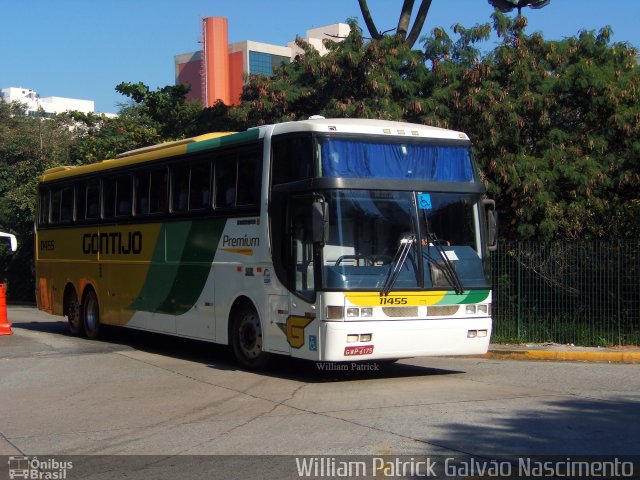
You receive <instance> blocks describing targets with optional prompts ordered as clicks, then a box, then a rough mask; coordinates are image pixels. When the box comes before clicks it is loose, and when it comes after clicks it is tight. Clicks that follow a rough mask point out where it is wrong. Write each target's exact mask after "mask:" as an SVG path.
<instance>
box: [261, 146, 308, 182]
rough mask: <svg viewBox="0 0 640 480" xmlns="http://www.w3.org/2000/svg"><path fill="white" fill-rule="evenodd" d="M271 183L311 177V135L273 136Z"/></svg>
mask: <svg viewBox="0 0 640 480" xmlns="http://www.w3.org/2000/svg"><path fill="white" fill-rule="evenodd" d="M271 144H272V152H273V155H272V159H273V161H272V168H271V184H272V185H278V184H281V183H289V182H296V181H298V180H305V179H307V178H312V177H313V143H312V140H311V136H309V135H304V136H300V135H298V136H284V137H277V136H276V137H273V140H272V143H271Z"/></svg>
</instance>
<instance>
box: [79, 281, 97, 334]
mask: <svg viewBox="0 0 640 480" xmlns="http://www.w3.org/2000/svg"><path fill="white" fill-rule="evenodd" d="M82 325H83V327H84V334H85V335H86V336H87V338H89V339H91V340H95V339H96V338H98V335H100V308H99V305H98V296H97V295H96V292H94V291H93V289H89V290H88V291H87V293H86V294H85V295H84V301H83V302H82Z"/></svg>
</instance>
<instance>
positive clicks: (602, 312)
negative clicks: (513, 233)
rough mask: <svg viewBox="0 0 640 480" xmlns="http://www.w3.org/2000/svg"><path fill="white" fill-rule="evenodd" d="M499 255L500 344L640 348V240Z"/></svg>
mask: <svg viewBox="0 0 640 480" xmlns="http://www.w3.org/2000/svg"><path fill="white" fill-rule="evenodd" d="M493 253H494V255H493V258H492V267H493V286H494V298H493V319H494V324H493V329H494V334H493V335H494V336H493V339H494V341H497V342H508V341H515V342H557V343H573V344H575V345H583V346H610V345H638V344H640V241H637V240H613V241H607V242H604V241H589V242H573V243H568V242H555V243H546V244H543V243H534V242H514V243H502V244H501V245H500V246H499V248H498V251H497V252H493Z"/></svg>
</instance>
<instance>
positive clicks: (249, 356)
mask: <svg viewBox="0 0 640 480" xmlns="http://www.w3.org/2000/svg"><path fill="white" fill-rule="evenodd" d="M230 337H231V346H232V348H233V353H234V355H235V357H236V359H237V360H238V362H239V363H240V364H241V365H242V366H243V367H245V368H247V369H250V370H263V369H265V368H266V367H267V364H268V362H269V357H270V355H269V354H268V353H267V352H264V351H263V350H262V338H263V337H262V325H261V323H260V317H259V316H258V312H256V310H255V309H254V308H253V307H252V306H249V305H241V306H240V307H239V308H237V309H235V310H234V311H233V313H232V316H231V331H230Z"/></svg>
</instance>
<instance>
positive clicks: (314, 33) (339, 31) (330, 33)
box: [287, 23, 351, 61]
mask: <svg viewBox="0 0 640 480" xmlns="http://www.w3.org/2000/svg"><path fill="white" fill-rule="evenodd" d="M349 32H351V28H350V27H349V25H347V24H346V23H334V24H333V25H326V26H324V27H318V28H312V29H311V30H307V38H305V40H306V42H307V43H309V44H310V45H311V46H313V47H314V48H315V49H316V50H317V51H318V53H320V55H325V54H326V53H327V49H326V48H324V43H323V40H333V41H334V42H341V41H342V40H344V39H345V38H346V37H347V35H349ZM287 46H288V47H289V48H290V49H291V60H292V61H293V59H294V58H295V57H296V55H302V54H304V51H303V50H302V49H301V48H300V47H298V46H297V45H296V42H289V43H288V45H287Z"/></svg>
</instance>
